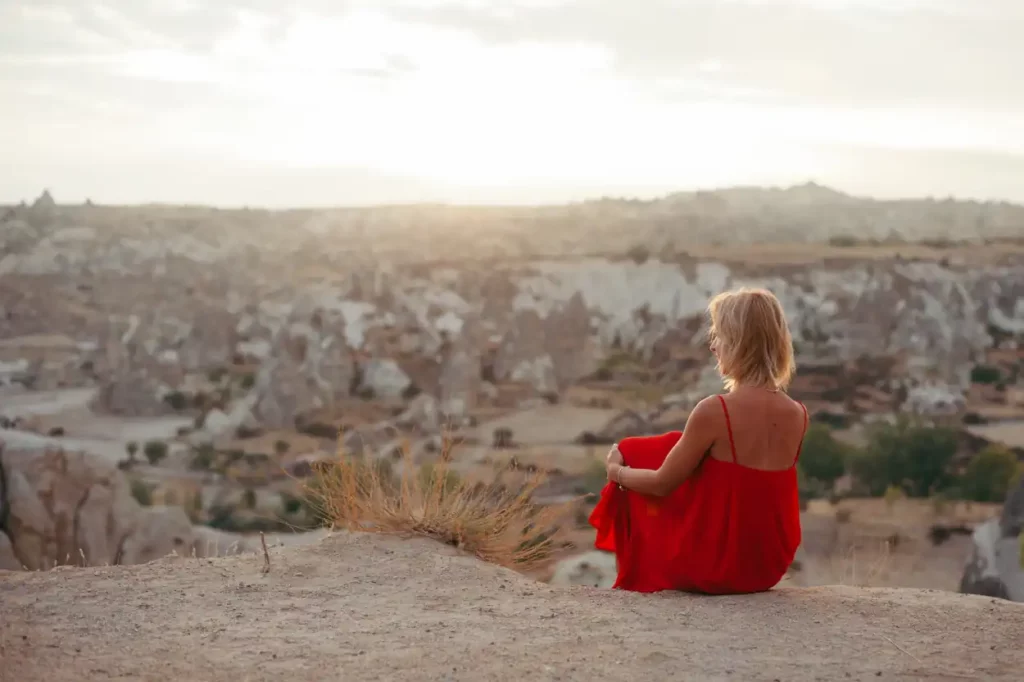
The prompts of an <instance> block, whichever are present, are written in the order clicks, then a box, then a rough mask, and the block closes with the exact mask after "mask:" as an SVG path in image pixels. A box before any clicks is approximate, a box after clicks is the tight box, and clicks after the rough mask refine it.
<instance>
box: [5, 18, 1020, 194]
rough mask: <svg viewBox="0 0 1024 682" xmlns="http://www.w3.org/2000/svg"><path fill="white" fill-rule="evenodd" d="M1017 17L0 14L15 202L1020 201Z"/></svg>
mask: <svg viewBox="0 0 1024 682" xmlns="http://www.w3.org/2000/svg"><path fill="white" fill-rule="evenodd" d="M1022 34H1024V5H1021V4H1019V3H1017V2H1015V0H635V1H634V2H632V3H630V4H629V7H628V8H625V7H624V6H623V3H621V0H502V1H501V2H498V1H497V0H495V1H492V2H488V1H487V0H372V1H371V0H347V2H344V3H340V4H339V3H336V2H330V1H329V0H299V1H298V2H296V3H293V4H292V5H291V6H289V7H288V8H283V7H280V6H279V4H278V3H274V2H271V0H225V1H224V2H223V3H221V4H219V5H216V6H203V4H202V3H198V2H195V1H193V0H173V1H166V2H157V1H156V0H149V1H141V0H105V1H102V0H100V1H98V2H94V3H90V4H88V5H87V6H86V5H82V4H81V3H77V2H72V1H71V0H38V1H36V2H32V3H28V2H20V1H18V0H8V1H7V2H4V1H3V0H0V95H2V96H3V97H4V99H5V101H9V102H17V103H18V105H17V106H16V107H15V106H11V107H7V108H6V109H5V111H4V112H3V113H2V114H0V130H3V131H4V132H5V133H6V134H5V135H4V146H3V148H4V152H5V156H6V160H7V163H6V164H5V168H4V170H3V171H0V200H3V201H5V202H9V203H15V204H16V203H18V202H19V201H22V200H27V201H31V198H32V197H35V196H38V194H39V192H40V191H41V190H40V188H42V187H49V188H51V190H52V191H53V193H54V195H55V196H58V197H61V198H62V200H63V201H65V202H72V203H80V202H83V201H85V199H87V198H88V199H91V200H93V201H94V202H96V203H99V204H104V205H140V204H152V203H160V204H173V205H184V204H189V205H202V206H219V207H228V206H236V207H240V206H254V205H257V204H258V205H259V206H260V207H263V208H268V209H281V208H289V207H292V208H295V207H310V208H313V207H319V208H327V207H342V206H381V205H415V204H445V205H459V206H473V205H476V206H548V205H562V204H566V203H575V202H582V201H587V200H592V199H596V198H599V197H603V196H615V197H635V198H640V199H644V200H649V199H652V198H657V197H660V196H664V195H666V194H670V193H674V192H680V191H683V192H686V191H701V190H704V191H712V190H713V189H720V188H729V187H737V186H741V187H754V186H756V187H772V186H774V187H782V186H792V185H801V184H805V183H806V182H808V181H813V182H815V183H817V184H820V185H823V186H827V187H837V188H841V190H840V191H843V192H844V193H847V194H850V195H852V196H857V197H862V198H868V197H870V198H875V199H879V200H892V199H901V198H914V197H920V198H925V197H928V196H932V197H942V198H944V197H954V198H956V199H959V200H974V201H1008V202H1013V203H1022V202H1024V184H1021V183H1020V182H1019V178H1021V177H1024V90H1022V89H1021V88H1020V87H1018V86H1017V82H1018V80H1019V71H1020V68H1021V67H1022V66H1024V43H1021V42H1020V40H1019V36H1020V35H1022Z"/></svg>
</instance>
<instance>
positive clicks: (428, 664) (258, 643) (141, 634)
mask: <svg viewBox="0 0 1024 682" xmlns="http://www.w3.org/2000/svg"><path fill="white" fill-rule="evenodd" d="M262 567H263V559H262V557H260V556H257V555H247V556H237V557H230V558H223V559H213V560H209V559H200V560H196V559H179V558H168V559H163V560H160V561H157V562H154V563H152V564H148V565H144V566H124V567H104V568H85V569H60V570H54V571H50V572H46V573H0V647H2V656H3V661H2V663H0V679H3V680H5V682H7V681H10V682H15V681H17V682H34V681H36V680H46V681H48V682H58V681H62V680H69V681H71V680H75V681H83V680H84V681H89V680H114V679H117V680H147V681H148V680H152V681H154V682H156V681H159V682H163V681H171V680H173V681H175V682H181V681H183V680H187V681H188V682H201V681H205V680H232V681H233V682H245V681H247V680H251V681H257V680H275V681H276V680H303V681H310V682H313V681H317V680H396V679H402V680H586V681H588V682H589V681H592V680H636V679H655V680H659V679H683V678H685V679H737V680H776V679H778V680H813V679H820V680H825V679H827V680H833V679H864V680H877V679H900V680H907V679H923V678H928V679H930V680H946V679H986V680H993V679H1006V680H1010V679H1020V678H1021V674H1022V671H1024V652H1022V651H1021V650H1020V648H1019V645H1020V637H1021V635H1022V633H1024V605H1020V604H1013V603H1009V602H1005V601H1000V600H994V599H991V598H987V597H978V596H966V595H957V594H953V593H948V592H938V591H930V590H909V589H903V590H892V589H863V588H852V587H828V588H778V589H776V590H774V591H772V592H768V593H765V594H760V595H753V596H736V597H700V596H693V595H684V594H676V593H667V594H659V595H653V596H644V595H638V594H630V593H621V592H612V591H602V590H597V589H587V588H572V589H565V588H561V589H560V588H553V587H550V586H548V585H545V584H541V583H536V582H532V581H531V580H529V579H528V578H525V577H523V576H521V575H519V574H517V573H514V572H512V571H509V570H506V569H502V568H498V567H495V566H490V565H485V564H482V563H480V562H479V561H477V560H475V559H472V558H469V557H465V556H462V555H460V554H459V553H458V552H456V551H455V550H453V549H450V548H446V547H441V546H439V545H437V544H435V543H432V542H429V541H425V540H400V539H396V538H381V537H375V536H369V535H358V536H348V535H337V536H333V537H330V538H328V539H326V540H324V541H323V542H321V543H319V544H316V545H312V546H307V547H302V548H286V549H276V550H272V551H271V567H270V572H269V573H268V574H266V575H264V574H263V573H262V572H261V569H262Z"/></svg>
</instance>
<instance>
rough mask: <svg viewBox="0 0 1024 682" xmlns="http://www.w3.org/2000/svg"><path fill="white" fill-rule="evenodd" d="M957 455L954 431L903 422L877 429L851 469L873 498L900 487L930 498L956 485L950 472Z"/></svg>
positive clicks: (879, 426) (914, 494)
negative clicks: (933, 494) (892, 487)
mask: <svg viewBox="0 0 1024 682" xmlns="http://www.w3.org/2000/svg"><path fill="white" fill-rule="evenodd" d="M956 451H957V437H956V433H955V432H954V431H952V430H950V429H947V428H942V427H930V426H924V425H919V424H914V423H912V422H910V421H909V420H906V419H901V420H900V421H899V422H897V423H896V424H892V425H890V424H882V425H878V426H876V427H874V428H873V429H872V431H871V434H870V438H869V441H868V445H867V447H865V448H864V450H863V451H861V452H857V453H854V455H853V456H852V458H851V460H850V468H851V471H852V473H853V475H854V476H855V477H856V478H857V480H858V481H859V482H860V483H861V484H863V485H864V486H865V487H866V488H867V490H868V492H870V494H872V495H875V496H880V495H882V494H884V493H885V491H886V490H887V489H888V488H889V487H890V486H898V487H900V488H902V489H903V490H904V491H905V492H906V493H907V494H908V495H910V496H912V497H928V496H929V495H930V494H932V493H933V492H936V491H940V490H944V489H946V488H947V487H948V486H949V484H950V483H951V482H952V481H953V476H952V474H951V473H950V470H949V469H950V463H951V461H952V459H953V457H954V455H956Z"/></svg>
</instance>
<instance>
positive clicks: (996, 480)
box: [960, 445, 1018, 502]
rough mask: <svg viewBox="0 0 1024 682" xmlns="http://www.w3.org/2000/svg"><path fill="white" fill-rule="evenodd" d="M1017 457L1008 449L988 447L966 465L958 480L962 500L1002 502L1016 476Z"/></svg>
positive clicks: (995, 446)
mask: <svg viewBox="0 0 1024 682" xmlns="http://www.w3.org/2000/svg"><path fill="white" fill-rule="evenodd" d="M1017 467H1018V464H1017V457H1016V455H1014V454H1013V453H1012V452H1011V451H1010V450H1009V449H1008V448H1006V447H1003V446H1001V445H990V446H988V447H987V448H985V449H984V450H982V451H981V452H979V453H978V454H977V455H975V456H974V458H973V459H972V460H971V461H970V462H969V463H968V464H967V469H966V470H965V471H964V475H963V477H962V478H961V480H960V490H961V492H962V494H963V496H964V499H968V500H972V501H974V502H1002V501H1003V500H1004V499H1006V493H1007V492H1008V491H1009V489H1010V482H1011V481H1012V480H1013V478H1014V476H1015V475H1016V474H1017Z"/></svg>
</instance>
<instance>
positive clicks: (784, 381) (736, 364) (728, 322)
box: [708, 288, 796, 391]
mask: <svg viewBox="0 0 1024 682" xmlns="http://www.w3.org/2000/svg"><path fill="white" fill-rule="evenodd" d="M708 314H709V316H710V318H711V329H710V335H711V338H712V340H715V339H717V340H718V342H719V344H718V345H719V347H718V351H717V354H718V372H719V373H720V374H721V375H722V377H723V378H724V379H725V387H726V389H728V390H730V391H732V390H734V389H735V388H736V387H737V386H739V385H740V384H744V385H749V386H760V387H766V388H771V389H779V390H782V389H785V388H787V387H788V386H789V382H790V381H791V380H792V378H793V373H794V372H795V371H796V362H795V361H794V359H793V337H792V336H791V335H790V333H789V325H788V324H787V323H786V314H785V312H784V311H783V309H782V304H780V303H779V299H777V298H776V297H775V295H774V294H772V293H771V292H770V291H768V290H766V289H747V288H743V289H738V290H736V291H727V292H725V293H722V294H718V295H717V296H715V297H714V298H713V299H711V303H710V304H709V305H708Z"/></svg>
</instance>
